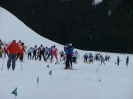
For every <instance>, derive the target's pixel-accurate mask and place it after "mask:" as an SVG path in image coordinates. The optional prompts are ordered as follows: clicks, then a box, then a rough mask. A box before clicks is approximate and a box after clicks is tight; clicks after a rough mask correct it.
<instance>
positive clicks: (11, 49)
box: [6, 40, 20, 70]
mask: <svg viewBox="0 0 133 99" xmlns="http://www.w3.org/2000/svg"><path fill="white" fill-rule="evenodd" d="M19 50H20V47H19V46H18V44H17V43H16V40H13V41H12V43H11V44H10V45H9V46H8V47H7V49H6V51H7V52H8V53H9V57H8V61H7V69H8V70H9V68H10V65H11V61H12V70H14V69H15V62H16V56H17V54H18V52H19Z"/></svg>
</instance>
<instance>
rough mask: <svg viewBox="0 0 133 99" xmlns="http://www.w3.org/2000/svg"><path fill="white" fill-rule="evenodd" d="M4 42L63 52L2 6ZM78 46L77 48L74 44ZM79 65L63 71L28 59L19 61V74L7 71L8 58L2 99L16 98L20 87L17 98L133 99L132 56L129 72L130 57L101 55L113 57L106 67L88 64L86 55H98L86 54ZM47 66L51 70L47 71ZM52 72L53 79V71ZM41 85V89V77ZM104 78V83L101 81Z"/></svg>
mask: <svg viewBox="0 0 133 99" xmlns="http://www.w3.org/2000/svg"><path fill="white" fill-rule="evenodd" d="M0 39H1V40H3V41H5V42H6V43H8V42H10V41H12V40H13V39H15V40H17V41H18V40H22V41H24V43H25V45H27V46H32V47H33V46H34V45H35V44H36V45H38V46H40V44H43V45H44V46H47V47H50V46H52V45H56V46H57V48H58V50H59V51H61V50H63V45H60V44H57V43H55V42H53V41H50V40H48V39H46V38H43V37H41V36H39V35H38V34H37V33H35V32H34V31H32V30H31V29H30V28H28V27H27V26H26V25H25V24H23V23H22V22H21V21H19V20H18V19H17V18H16V17H15V16H13V15H12V14H11V13H9V12H8V11H6V10H5V9H3V8H1V7H0ZM73 46H74V45H73ZM76 50H77V51H78V52H79V53H80V59H78V64H73V68H74V70H62V68H63V67H64V64H61V65H59V64H57V65H55V64H54V63H51V64H50V63H49V62H44V61H38V60H37V61H35V60H27V58H26V57H27V56H25V62H23V63H22V67H23V70H21V63H20V62H19V60H18V61H17V62H16V68H15V71H12V69H11V68H10V70H7V68H6V63H7V57H6V59H5V60H4V59H1V58H0V66H1V67H0V68H2V64H3V63H4V65H3V70H0V99H14V98H15V96H14V95H13V94H11V92H12V91H13V90H14V89H15V88H16V87H17V89H18V90H17V93H18V95H17V97H16V99H133V93H132V92H133V55H131V54H129V59H130V60H129V66H128V69H126V63H125V58H126V57H127V54H125V55H124V54H119V53H104V52H103V53H101V54H103V55H104V56H105V55H106V54H107V55H110V56H111V61H110V62H106V63H105V64H106V65H99V64H100V63H99V62H94V64H84V63H83V59H82V60H81V58H82V56H83V54H85V53H86V52H87V53H90V52H92V54H93V55H94V54H95V53H97V52H93V51H82V50H78V49H76ZM117 56H119V57H120V60H122V61H121V62H120V66H117V65H116V64H115V62H116V59H117ZM47 65H49V66H50V67H49V68H47ZM50 70H52V73H53V74H52V78H51V75H49V73H48V72H49V71H50ZM38 76H39V86H38V89H37V77H38ZM99 78H100V79H101V82H100V81H98V79H99Z"/></svg>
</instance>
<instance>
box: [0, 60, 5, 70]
mask: <svg viewBox="0 0 133 99" xmlns="http://www.w3.org/2000/svg"><path fill="white" fill-rule="evenodd" d="M4 61H5V58H4V59H3V64H2V68H1V70H3V65H4Z"/></svg>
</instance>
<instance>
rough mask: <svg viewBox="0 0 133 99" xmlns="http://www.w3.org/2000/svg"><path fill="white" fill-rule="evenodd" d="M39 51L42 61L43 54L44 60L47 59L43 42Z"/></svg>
mask: <svg viewBox="0 0 133 99" xmlns="http://www.w3.org/2000/svg"><path fill="white" fill-rule="evenodd" d="M39 51H40V58H39V60H40V61H41V56H43V59H44V61H46V58H45V56H44V53H45V48H44V47H43V45H42V44H41V46H40V48H39Z"/></svg>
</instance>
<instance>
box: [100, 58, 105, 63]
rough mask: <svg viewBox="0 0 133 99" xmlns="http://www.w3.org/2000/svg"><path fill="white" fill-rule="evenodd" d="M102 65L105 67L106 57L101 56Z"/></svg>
mask: <svg viewBox="0 0 133 99" xmlns="http://www.w3.org/2000/svg"><path fill="white" fill-rule="evenodd" d="M100 59H101V64H100V65H102V63H103V64H104V65H105V63H104V61H105V59H104V57H103V56H101V58H100Z"/></svg>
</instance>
